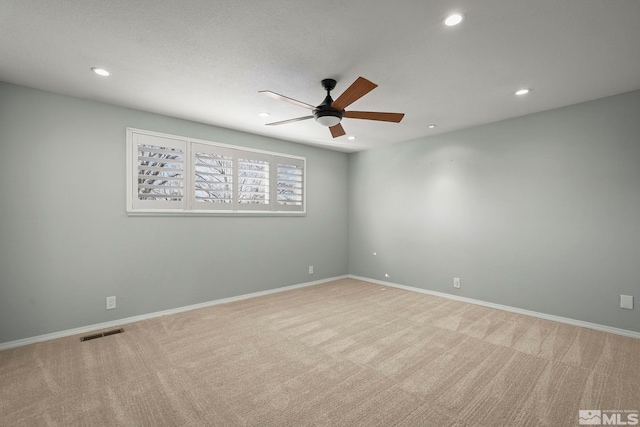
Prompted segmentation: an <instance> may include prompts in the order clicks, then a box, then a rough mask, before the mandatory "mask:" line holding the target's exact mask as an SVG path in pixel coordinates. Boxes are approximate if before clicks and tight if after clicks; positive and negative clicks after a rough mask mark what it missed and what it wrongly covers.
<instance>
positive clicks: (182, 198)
mask: <svg viewBox="0 0 640 427" xmlns="http://www.w3.org/2000/svg"><path fill="white" fill-rule="evenodd" d="M305 165H306V160H305V158H303V157H295V156H288V155H286V154H278V153H271V152H268V151H262V150H254V149H250V148H243V147H236V146H233V145H226V144H219V143H214V142H208V141H202V140H194V139H189V138H183V137H179V136H173V135H165V134H159V133H156V132H149V131H144V130H139V129H131V128H128V129H127V212H128V213H129V214H130V215H137V214H138V215H153V214H160V215H162V214H166V215H184V214H206V215H215V214H221V215H233V214H239V215H262V214H276V215H278V214H279V215H289V214H290V215H299V214H304V213H305V197H306V194H305V185H306V183H305V176H306V175H305V173H306V171H305Z"/></svg>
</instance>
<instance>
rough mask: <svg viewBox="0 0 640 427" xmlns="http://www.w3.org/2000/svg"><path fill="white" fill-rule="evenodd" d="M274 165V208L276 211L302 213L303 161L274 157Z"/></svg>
mask: <svg viewBox="0 0 640 427" xmlns="http://www.w3.org/2000/svg"><path fill="white" fill-rule="evenodd" d="M274 163H275V164H276V168H277V174H276V205H277V206H276V208H275V210H278V211H303V209H304V188H305V185H304V160H302V159H295V158H290V157H281V156H274Z"/></svg>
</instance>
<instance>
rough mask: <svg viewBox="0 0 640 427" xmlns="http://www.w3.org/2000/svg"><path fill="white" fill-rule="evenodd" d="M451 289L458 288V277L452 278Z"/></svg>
mask: <svg viewBox="0 0 640 427" xmlns="http://www.w3.org/2000/svg"><path fill="white" fill-rule="evenodd" d="M453 287H454V288H460V278H459V277H454V278H453Z"/></svg>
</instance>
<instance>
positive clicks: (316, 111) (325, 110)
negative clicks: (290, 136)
mask: <svg viewBox="0 0 640 427" xmlns="http://www.w3.org/2000/svg"><path fill="white" fill-rule="evenodd" d="M321 83H322V87H323V88H324V90H326V91H327V96H326V97H325V98H324V101H323V102H322V104H320V105H318V106H316V107H314V106H313V105H311V104H307V103H304V102H301V101H298V100H295V99H293V98H289V97H286V96H284V95H279V94H277V93H275V92H271V91H269V90H263V91H260V93H262V94H264V95H267V96H270V97H272V98H275V99H279V100H281V101H285V102H289V103H291V104H294V105H297V106H299V107H302V108H306V109H309V110H311V111H312V113H313V115H312V116H304V117H298V118H295V119H289V120H283V121H280V122H273V123H267V126H278V125H284V124H287V123H293V122H299V121H302V120H308V119H312V118H315V120H316V123H318V124H319V125H321V126H325V127H328V128H329V130H330V131H331V136H332V137H334V138H337V137H339V136H343V135H346V132H345V131H344V129H343V128H342V125H341V124H340V122H341V121H342V118H343V117H347V118H351V119H362V120H377V121H383V122H392V123H400V121H401V120H402V118H403V117H404V114H403V113H380V112H373V111H345V108H346V107H348V106H349V105H351V104H352V103H354V102H355V101H357V100H358V99H360V98H362V97H363V96H364V95H366V94H367V93H369V92H371V91H372V90H373V89H375V88H376V87H378V85H377V84H375V83H372V82H370V81H369V80H367V79H365V78H364V77H358V78H357V79H356V81H355V82H353V84H352V85H351V86H349V87H348V88H347V90H345V91H344V92H343V94H342V95H340V96H339V97H338V99H336V100H335V101H334V100H333V98H331V91H332V90H333V89H334V88H335V87H336V83H337V82H336V81H335V80H334V79H324V80H322V82H321Z"/></svg>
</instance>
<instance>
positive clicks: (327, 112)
mask: <svg viewBox="0 0 640 427" xmlns="http://www.w3.org/2000/svg"><path fill="white" fill-rule="evenodd" d="M322 87H323V88H324V89H325V90H326V91H327V97H326V98H325V99H324V101H323V102H322V104H320V105H318V107H316V109H315V110H313V116H314V117H315V118H316V122H318V124H320V125H322V126H327V127H331V126H335V125H337V124H338V123H340V121H341V120H342V116H343V115H344V110H338V109H337V108H333V107H332V106H331V104H333V99H332V98H331V95H330V94H329V92H331V91H332V90H333V89H334V88H335V87H336V81H335V80H334V79H324V80H322Z"/></svg>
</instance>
